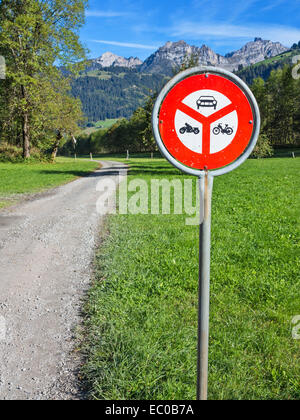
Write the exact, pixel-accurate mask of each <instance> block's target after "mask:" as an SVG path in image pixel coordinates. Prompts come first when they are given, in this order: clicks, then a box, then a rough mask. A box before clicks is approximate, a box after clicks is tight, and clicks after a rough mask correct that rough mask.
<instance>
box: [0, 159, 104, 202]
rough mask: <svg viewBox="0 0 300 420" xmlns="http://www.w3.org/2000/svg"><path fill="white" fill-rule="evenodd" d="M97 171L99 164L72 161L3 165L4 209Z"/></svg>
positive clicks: (0, 174)
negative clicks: (30, 196) (21, 199)
mask: <svg viewBox="0 0 300 420" xmlns="http://www.w3.org/2000/svg"><path fill="white" fill-rule="evenodd" d="M97 167H99V163H97V162H91V161H87V160H83V159H77V160H76V161H75V160H74V159H72V158H57V160H56V162H55V163H54V164H52V163H2V162H0V208H3V207H6V206H7V205H9V204H11V203H12V202H15V201H16V200H18V197H20V195H21V194H31V193H37V192H41V191H45V190H47V189H49V188H53V187H56V186H58V185H62V184H65V183H67V182H70V181H72V180H74V179H75V178H78V177H81V176H85V175H87V174H88V173H89V172H91V171H92V170H94V169H96V168H97Z"/></svg>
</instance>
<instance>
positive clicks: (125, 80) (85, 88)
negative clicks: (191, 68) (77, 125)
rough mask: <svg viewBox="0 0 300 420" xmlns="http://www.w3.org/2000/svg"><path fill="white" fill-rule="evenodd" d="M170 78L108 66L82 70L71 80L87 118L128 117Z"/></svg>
mask: <svg viewBox="0 0 300 420" xmlns="http://www.w3.org/2000/svg"><path fill="white" fill-rule="evenodd" d="M167 79H168V78H167V77H166V76H164V75H162V74H144V73H140V72H139V70H138V69H137V68H134V69H130V68H125V67H108V68H103V69H101V70H100V69H99V70H92V71H89V72H83V73H82V74H81V75H80V76H79V77H78V78H76V79H75V80H74V81H73V82H72V94H73V95H74V96H75V97H76V98H79V99H80V100H81V102H82V109H83V112H84V114H85V116H86V117H87V118H88V121H98V120H105V119H107V118H120V117H125V118H129V117H131V115H132V114H133V112H134V111H135V110H136V109H137V108H138V107H139V106H142V105H143V104H144V103H145V101H146V99H147V97H148V96H149V95H151V94H152V93H153V92H157V91H159V90H160V89H161V88H162V87H163V85H164V84H165V83H166V81H167Z"/></svg>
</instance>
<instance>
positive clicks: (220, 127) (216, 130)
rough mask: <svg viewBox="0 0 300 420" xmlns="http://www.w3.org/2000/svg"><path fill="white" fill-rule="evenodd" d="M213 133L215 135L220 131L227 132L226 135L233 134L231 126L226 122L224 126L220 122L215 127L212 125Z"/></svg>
mask: <svg viewBox="0 0 300 420" xmlns="http://www.w3.org/2000/svg"><path fill="white" fill-rule="evenodd" d="M213 133H214V134H215V135H216V136H217V135H219V134H220V133H222V134H227V135H228V136H231V134H233V128H231V127H228V124H225V127H224V128H223V127H222V124H221V123H220V124H219V125H218V126H217V127H214V129H213Z"/></svg>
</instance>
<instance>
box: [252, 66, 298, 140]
mask: <svg viewBox="0 0 300 420" xmlns="http://www.w3.org/2000/svg"><path fill="white" fill-rule="evenodd" d="M252 91H253V93H254V95H255V96H256V98H257V101H258V104H259V107H260V111H261V116H262V133H263V134H264V135H265V136H266V137H267V138H268V139H269V140H270V142H271V144H272V145H293V144H294V145H295V144H299V142H300V80H295V79H293V77H292V71H291V67H290V66H285V67H284V68H283V69H279V70H276V71H275V70H273V71H272V72H271V75H270V77H269V78H268V80H267V81H266V82H265V81H264V80H263V79H261V78H258V79H256V80H254V82H253V85H252Z"/></svg>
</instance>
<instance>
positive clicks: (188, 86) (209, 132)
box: [152, 67, 260, 400]
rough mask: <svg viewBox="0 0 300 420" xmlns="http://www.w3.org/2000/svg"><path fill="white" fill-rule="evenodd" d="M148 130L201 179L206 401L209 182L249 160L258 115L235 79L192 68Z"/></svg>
mask: <svg viewBox="0 0 300 420" xmlns="http://www.w3.org/2000/svg"><path fill="white" fill-rule="evenodd" d="M152 128H153V134H154V137H155V140H156V143H157V145H158V148H159V150H160V151H161V153H162V154H163V156H165V158H166V159H167V160H168V161H169V162H170V163H171V164H172V165H173V166H175V167H176V168H178V169H180V170H181V171H182V172H185V173H187V174H189V175H195V176H197V177H199V181H200V182H199V183H200V200H201V202H200V204H201V210H202V211H201V212H200V213H201V214H202V217H201V222H200V238H199V239H200V241H199V311H198V361H197V399H199V400H206V399H207V384H208V343H209V291H210V236H211V198H212V188H213V179H214V177H215V176H220V175H223V174H226V173H228V172H230V171H232V170H234V169H236V168H237V167H238V166H240V165H241V164H242V163H243V162H245V160H246V159H247V158H248V157H249V156H250V154H251V152H252V150H253V148H254V146H255V144H256V142H257V139H258V136H259V130H260V113H259V109H258V105H257V103H256V100H255V98H254V96H253V94H252V92H251V90H250V89H249V88H248V86H247V85H246V84H245V83H244V82H243V81H242V80H241V79H240V78H239V77H237V76H236V75H234V74H233V73H231V72H229V71H226V70H222V69H217V68H215V67H195V68H192V69H188V70H185V71H183V72H181V73H179V74H177V75H176V76H175V77H174V78H173V79H172V80H170V81H169V83H167V85H166V86H165V87H164V88H163V89H162V91H161V92H160V94H159V96H158V98H157V100H156V103H155V105H154V109H153V115H152Z"/></svg>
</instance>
